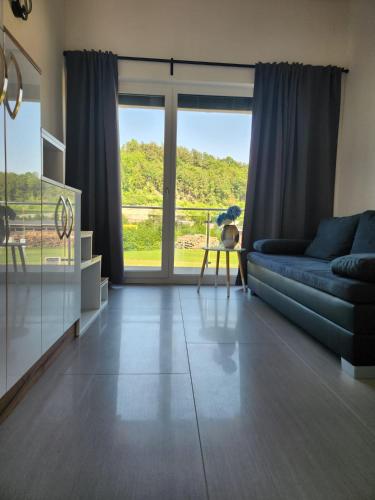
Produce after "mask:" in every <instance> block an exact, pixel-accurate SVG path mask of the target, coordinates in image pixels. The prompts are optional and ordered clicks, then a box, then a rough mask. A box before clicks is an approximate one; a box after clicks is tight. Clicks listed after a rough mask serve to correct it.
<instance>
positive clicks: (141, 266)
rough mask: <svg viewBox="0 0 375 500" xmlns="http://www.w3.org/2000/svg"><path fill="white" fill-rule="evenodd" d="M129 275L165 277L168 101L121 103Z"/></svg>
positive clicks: (145, 98)
mask: <svg viewBox="0 0 375 500" xmlns="http://www.w3.org/2000/svg"><path fill="white" fill-rule="evenodd" d="M119 102H120V106H119V125H120V161H121V191H122V218H123V234H124V261H125V269H127V270H137V271H160V270H161V263H162V219H163V172H164V117H165V116H164V115H165V112H164V97H163V96H152V95H121V96H120V97H119Z"/></svg>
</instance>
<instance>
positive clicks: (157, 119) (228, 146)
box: [119, 108, 251, 163]
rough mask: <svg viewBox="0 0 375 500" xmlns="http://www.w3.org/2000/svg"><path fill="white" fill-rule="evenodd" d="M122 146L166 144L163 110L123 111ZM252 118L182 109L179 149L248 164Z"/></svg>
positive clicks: (178, 118) (123, 109)
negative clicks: (128, 142) (229, 158)
mask: <svg viewBox="0 0 375 500" xmlns="http://www.w3.org/2000/svg"><path fill="white" fill-rule="evenodd" d="M119 125H120V144H121V145H122V144H124V143H126V142H127V141H129V140H130V139H132V138H133V139H136V140H137V141H139V142H145V143H147V142H156V143H157V144H162V143H163V141H164V110H160V109H152V108H149V109H140V108H120V110H119ZM250 133H251V115H250V114H242V113H220V112H204V111H199V112H196V111H186V110H179V111H178V117H177V146H184V147H186V148H188V149H197V150H198V151H202V152H206V153H209V154H212V155H214V156H217V157H219V158H225V157H227V156H231V157H232V158H234V159H235V160H237V161H242V162H244V163H248V162H249V153H250Z"/></svg>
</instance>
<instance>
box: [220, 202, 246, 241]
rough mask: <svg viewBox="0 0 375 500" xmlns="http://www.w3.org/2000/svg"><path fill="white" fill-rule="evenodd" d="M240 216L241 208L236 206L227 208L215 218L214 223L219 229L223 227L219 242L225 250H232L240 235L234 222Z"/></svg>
mask: <svg viewBox="0 0 375 500" xmlns="http://www.w3.org/2000/svg"><path fill="white" fill-rule="evenodd" d="M240 215H241V208H240V207H238V206H237V205H233V206H232V207H229V208H228V210H227V211H226V212H223V213H221V214H219V215H218V216H217V218H216V223H217V225H218V226H219V227H223V229H222V231H221V241H222V243H223V245H224V247H225V248H234V247H235V246H236V245H237V243H238V241H239V239H240V233H239V232H238V229H237V226H236V225H235V224H234V221H235V220H236V219H238V217H239V216H240Z"/></svg>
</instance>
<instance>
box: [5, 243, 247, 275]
mask: <svg viewBox="0 0 375 500" xmlns="http://www.w3.org/2000/svg"><path fill="white" fill-rule="evenodd" d="M55 255H56V249H53V248H47V249H44V250H43V260H44V258H45V257H48V256H55ZM25 256H26V264H34V265H38V264H40V262H41V252H40V249H39V248H26V250H25ZM16 257H17V263H19V264H20V263H21V262H20V259H19V255H18V251H17V252H16ZM8 259H9V260H10V263H11V262H12V257H11V254H10V252H9V257H8ZM124 260H125V267H160V264H161V251H160V250H132V251H126V252H124ZM202 260H203V250H200V249H197V250H184V249H176V250H175V264H176V267H191V268H196V269H197V270H198V269H200V267H201V265H202ZM0 264H5V252H4V251H1V252H0ZM215 265H216V253H214V252H210V254H209V265H208V267H209V268H215ZM230 267H231V268H232V269H237V268H238V261H237V255H236V254H235V253H231V254H230ZM220 268H225V255H224V254H223V253H222V254H221V255H220Z"/></svg>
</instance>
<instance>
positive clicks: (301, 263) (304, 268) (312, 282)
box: [248, 252, 375, 304]
mask: <svg viewBox="0 0 375 500" xmlns="http://www.w3.org/2000/svg"><path fill="white" fill-rule="evenodd" d="M248 260H249V261H250V262H254V263H255V264H258V265H260V266H263V267H265V268H267V269H270V270H271V271H274V272H276V273H278V274H281V275H282V276H285V277H287V278H290V279H293V280H295V281H299V282H300V283H304V284H305V285H308V286H311V287H313V288H316V289H318V290H322V291H323V292H326V293H329V294H331V295H333V296H334V297H339V298H341V299H343V300H346V301H348V302H352V303H354V304H373V303H375V284H374V283H365V282H363V281H358V280H355V279H350V278H344V277H342V276H337V275H335V274H334V273H333V272H332V270H331V262H329V261H324V260H320V259H313V258H310V257H302V256H294V255H293V256H292V255H269V254H262V253H258V252H250V253H249V254H248Z"/></svg>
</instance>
